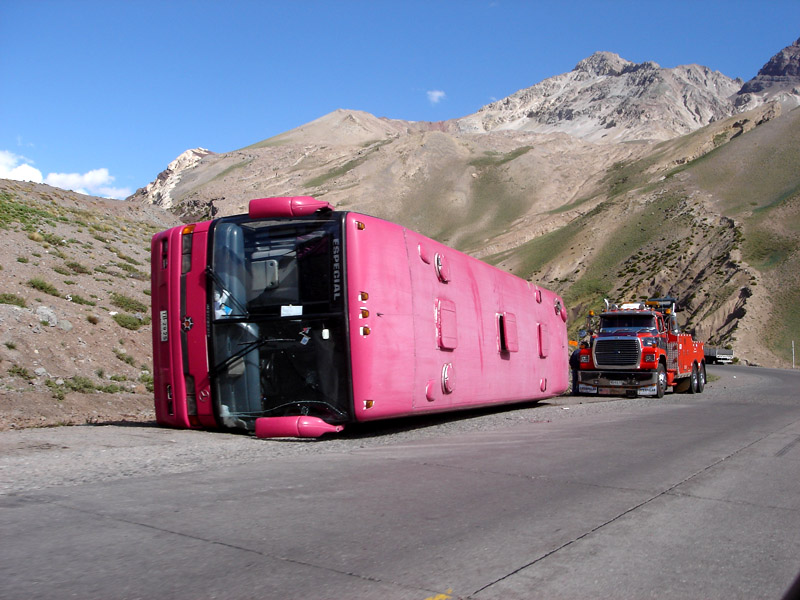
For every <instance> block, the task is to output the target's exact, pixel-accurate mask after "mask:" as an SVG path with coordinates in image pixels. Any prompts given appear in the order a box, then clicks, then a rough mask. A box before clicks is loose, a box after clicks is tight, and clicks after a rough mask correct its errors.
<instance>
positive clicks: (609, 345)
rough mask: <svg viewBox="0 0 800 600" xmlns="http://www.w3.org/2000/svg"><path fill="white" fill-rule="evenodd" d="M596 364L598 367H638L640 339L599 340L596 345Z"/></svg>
mask: <svg viewBox="0 0 800 600" xmlns="http://www.w3.org/2000/svg"><path fill="white" fill-rule="evenodd" d="M594 364H596V365H597V366H598V367H638V366H639V339H638V338H626V339H610V340H597V341H596V342H595V346H594Z"/></svg>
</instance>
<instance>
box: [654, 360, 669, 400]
mask: <svg viewBox="0 0 800 600" xmlns="http://www.w3.org/2000/svg"><path fill="white" fill-rule="evenodd" d="M666 390H667V370H666V369H665V368H664V365H662V364H659V365H658V369H656V398H663V397H664V392H665V391H666Z"/></svg>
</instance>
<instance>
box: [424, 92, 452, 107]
mask: <svg viewBox="0 0 800 600" xmlns="http://www.w3.org/2000/svg"><path fill="white" fill-rule="evenodd" d="M427 94H428V101H429V102H430V103H431V104H439V102H441V101H442V100H444V99H445V98H446V97H447V94H445V93H444V92H443V91H442V90H428V92H427Z"/></svg>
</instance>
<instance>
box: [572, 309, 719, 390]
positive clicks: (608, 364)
mask: <svg viewBox="0 0 800 600" xmlns="http://www.w3.org/2000/svg"><path fill="white" fill-rule="evenodd" d="M588 321H589V325H590V326H589V331H588V332H586V331H584V332H581V333H582V335H581V337H585V336H586V335H588V336H589V340H588V341H584V342H582V343H581V348H580V360H579V370H578V390H577V391H578V393H579V394H598V395H609V396H629V397H635V396H655V397H657V398H662V397H663V396H664V392H665V391H666V390H667V388H668V387H671V388H673V389H674V391H676V392H683V393H689V394H695V393H698V394H699V393H702V391H703V389H704V388H705V385H706V363H705V355H704V352H703V343H702V342H697V341H695V340H693V339H692V336H691V335H690V334H688V333H682V332H681V331H680V329H679V328H678V320H677V316H676V315H675V299H674V298H653V299H650V300H647V301H646V302H636V303H629V304H621V305H619V306H617V305H609V303H608V301H606V310H604V311H603V312H601V313H600V314H599V315H598V316H597V317H595V315H594V314H593V313H590V317H589V320H588Z"/></svg>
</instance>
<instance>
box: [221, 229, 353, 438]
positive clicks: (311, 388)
mask: <svg viewBox="0 0 800 600" xmlns="http://www.w3.org/2000/svg"><path fill="white" fill-rule="evenodd" d="M342 254H343V253H342V221H341V219H339V218H326V219H318V218H299V219H291V220H289V219H274V220H264V221H249V220H246V219H243V218H241V217H232V218H229V219H221V220H220V221H219V222H217V223H216V224H215V227H214V230H213V236H212V240H211V252H210V264H209V267H208V277H209V289H210V298H209V302H210V304H211V306H210V310H209V312H210V317H211V318H210V331H211V344H210V345H211V353H210V358H211V364H210V366H209V373H210V377H211V384H212V389H213V390H214V394H213V396H214V399H215V403H216V405H215V409H216V411H217V415H218V418H219V419H220V421H221V422H222V423H223V424H224V425H226V426H228V427H235V428H240V429H247V430H252V429H253V427H254V425H255V419H257V418H259V417H271V416H287V415H312V416H318V417H320V418H324V419H325V420H326V421H328V422H337V421H345V420H347V419H348V418H349V406H350V403H351V402H350V392H349V386H348V385H347V382H348V372H347V365H348V361H347V360H346V358H345V357H346V352H347V345H346V344H347V335H346V326H345V321H344V317H345V311H344V290H343V285H344V284H343V281H344V273H343V267H342Z"/></svg>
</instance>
